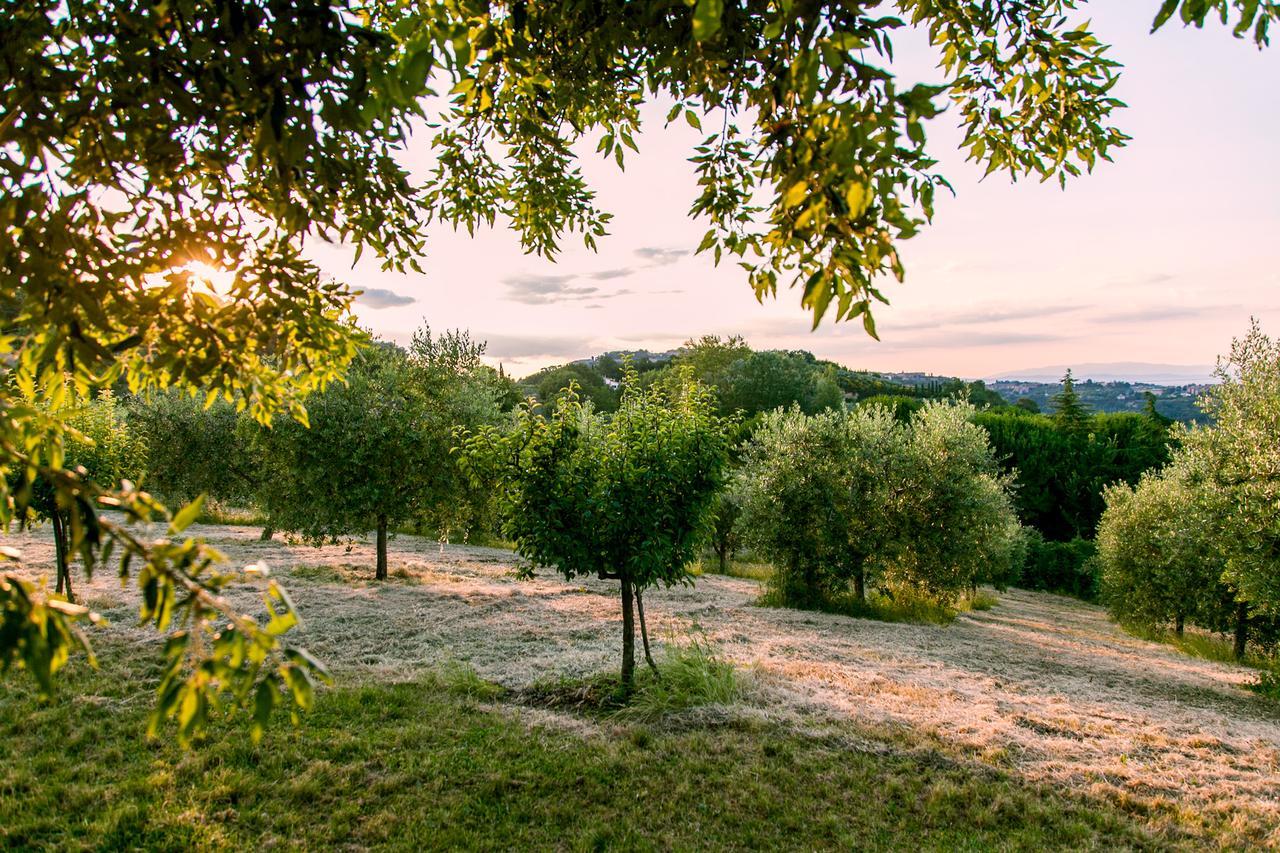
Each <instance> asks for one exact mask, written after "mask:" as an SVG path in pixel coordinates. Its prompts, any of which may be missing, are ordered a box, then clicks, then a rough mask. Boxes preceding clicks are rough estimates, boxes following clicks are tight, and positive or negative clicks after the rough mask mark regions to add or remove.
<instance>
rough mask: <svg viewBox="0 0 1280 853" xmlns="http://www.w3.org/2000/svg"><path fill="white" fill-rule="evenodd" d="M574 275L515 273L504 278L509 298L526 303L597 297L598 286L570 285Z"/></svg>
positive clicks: (544, 303) (536, 303)
mask: <svg viewBox="0 0 1280 853" xmlns="http://www.w3.org/2000/svg"><path fill="white" fill-rule="evenodd" d="M573 279H574V276H572V275H513V276H508V277H507V278H505V279H503V280H502V283H503V284H505V285H506V286H507V291H508V295H509V298H511V299H514V300H515V301H516V302H523V303H524V304H525V305H550V304H552V303H554V302H561V301H566V300H574V299H591V298H595V297H594V294H595V293H596V292H597V291H599V290H600V288H598V287H570V286H569V283H570V282H571V281H573Z"/></svg>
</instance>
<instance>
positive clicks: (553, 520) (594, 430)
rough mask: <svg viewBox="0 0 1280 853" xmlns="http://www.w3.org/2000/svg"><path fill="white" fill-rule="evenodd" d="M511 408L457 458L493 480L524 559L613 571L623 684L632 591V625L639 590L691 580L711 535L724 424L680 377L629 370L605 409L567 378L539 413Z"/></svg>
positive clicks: (703, 393)
mask: <svg viewBox="0 0 1280 853" xmlns="http://www.w3.org/2000/svg"><path fill="white" fill-rule="evenodd" d="M518 414H519V420H518V423H517V425H516V428H515V429H514V430H513V431H511V432H509V433H503V432H500V431H498V430H494V429H490V430H483V431H478V432H476V433H474V434H472V435H470V436H469V437H468V438H467V440H466V442H465V444H464V458H466V459H467V460H468V464H469V466H470V467H471V470H472V472H473V476H477V477H478V478H479V479H480V480H481V481H487V482H493V483H496V484H497V487H498V489H499V496H500V497H499V500H500V503H501V511H502V515H503V521H504V525H503V529H504V532H505V533H506V534H507V536H509V537H510V538H511V539H512V540H513V541H514V542H515V545H516V550H517V551H519V553H520V554H521V555H522V556H523V557H525V558H526V559H527V560H528V561H529V565H530V567H531V568H534V567H543V566H546V567H555V568H556V569H557V570H558V571H559V572H560V573H561V574H563V575H564V576H565V577H566V578H569V579H572V578H575V577H580V576H595V577H597V578H601V579H606V580H616V581H618V584H619V592H620V595H621V600H622V619H623V629H622V641H623V645H622V648H623V655H622V684H623V685H624V687H625V688H628V689H629V688H630V686H631V684H632V679H633V673H634V669H635V657H634V642H635V640H634V637H635V629H634V621H633V620H634V614H635V611H634V610H633V597H634V602H635V604H636V605H637V609H638V611H639V615H640V620H641V627H642V629H644V610H643V599H642V598H641V596H642V594H643V592H644V591H645V590H646V589H649V588H650V587H654V586H657V585H659V584H661V585H664V586H671V585H673V584H678V583H686V582H690V581H691V575H690V574H689V569H688V565H689V563H690V562H692V561H693V559H694V558H695V557H696V556H697V550H698V548H699V547H700V546H701V545H702V544H703V543H704V542H705V540H706V539H707V537H708V536H709V535H710V533H711V525H712V521H713V511H714V502H715V497H716V492H717V490H718V489H719V487H720V485H721V483H722V481H723V478H724V469H725V467H726V465H727V464H728V450H729V448H728V439H727V429H726V424H725V423H724V422H723V421H722V420H721V419H720V418H719V417H718V416H717V415H716V414H715V404H714V401H713V399H712V397H711V394H710V392H709V391H708V390H707V389H706V388H705V387H704V386H702V385H700V384H699V383H697V382H696V381H694V380H693V379H691V378H689V377H688V376H687V375H686V376H685V379H684V382H683V383H682V384H681V385H679V386H671V385H668V384H663V385H650V386H648V387H646V388H641V387H640V384H639V382H638V380H637V376H636V374H635V372H634V371H631V372H630V373H629V374H628V375H627V376H626V378H625V379H624V383H623V389H622V397H621V401H620V404H619V407H618V410H617V411H616V412H614V413H612V414H605V413H600V412H596V411H595V410H594V409H593V408H592V406H591V405H590V404H589V403H587V402H585V401H584V400H583V399H582V398H581V397H579V396H578V395H577V393H576V391H575V390H574V389H573V388H570V390H569V393H567V394H566V395H564V396H562V397H561V398H560V399H559V400H557V402H556V403H555V405H554V407H553V408H552V410H551V411H550V413H549V414H546V415H543V414H541V413H539V412H537V411H536V410H535V408H534V406H533V405H532V404H527V405H526V406H524V407H523V408H522V409H520V410H519V413H518ZM645 638H646V639H645V647H646V652H647V649H648V640H647V633H645Z"/></svg>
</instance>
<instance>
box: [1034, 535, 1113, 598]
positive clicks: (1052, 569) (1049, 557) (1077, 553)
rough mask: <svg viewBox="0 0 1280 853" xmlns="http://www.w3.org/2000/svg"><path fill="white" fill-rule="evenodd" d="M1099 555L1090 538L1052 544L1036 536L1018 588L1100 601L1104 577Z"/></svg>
mask: <svg viewBox="0 0 1280 853" xmlns="http://www.w3.org/2000/svg"><path fill="white" fill-rule="evenodd" d="M1097 552H1098V551H1097V548H1096V547H1095V546H1094V544H1093V541H1092V540H1090V539H1081V538H1079V537H1076V538H1075V539H1070V540H1068V541H1066V542H1053V541H1050V540H1045V539H1041V538H1040V537H1038V536H1033V537H1032V538H1031V541H1030V543H1029V545H1028V547H1027V561H1026V563H1024V564H1023V567H1022V577H1021V579H1020V580H1019V581H1018V584H1017V585H1018V586H1020V587H1022V588H1023V589H1038V590H1045V591H1047V592H1061V593H1066V594H1067V595H1074V596H1076V597H1077V598H1083V599H1084V600H1085V601H1097V600H1098V596H1099V594H1100V593H1101V587H1102V575H1101V572H1100V571H1099V569H1098V561H1097V560H1095V559H1094V557H1095V556H1096V555H1097Z"/></svg>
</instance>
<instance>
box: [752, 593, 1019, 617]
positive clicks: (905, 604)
mask: <svg viewBox="0 0 1280 853" xmlns="http://www.w3.org/2000/svg"><path fill="white" fill-rule="evenodd" d="M756 603H757V604H758V605H760V606H761V607H792V606H794V605H793V604H791V603H789V602H787V601H786V600H785V597H784V596H783V594H782V593H781V591H780V590H778V589H776V588H774V587H772V586H770V587H767V588H766V589H765V591H764V592H763V593H762V594H761V595H760V597H759V598H758V599H757V600H756ZM999 603H1000V599H999V598H997V597H996V596H995V595H994V594H992V593H990V592H988V591H986V590H981V589H980V590H978V592H977V594H975V595H963V596H961V597H960V598H958V599H956V600H955V601H954V602H951V603H949V604H947V603H943V602H940V601H938V600H937V599H935V598H932V597H930V596H927V595H923V594H920V593H916V592H914V591H911V590H895V591H894V592H893V594H892V595H886V594H884V593H881V592H878V591H875V590H868V591H867V598H866V600H865V601H859V600H858V598H857V596H856V595H854V594H853V591H852V590H850V591H848V592H844V593H841V594H839V595H833V596H828V597H827V598H825V599H824V600H822V601H821V602H819V604H818V606H817V607H815V608H813V609H816V610H821V611H823V612H824V613H838V614H840V615H842V616H852V617H853V618H855V619H875V620H878V621H880V622H901V623H907V624H911V625H950V624H951V623H952V622H954V621H955V618H956V616H958V615H959V614H961V613H965V612H967V611H970V610H990V609H991V608H993V607H995V606H996V605H997V604H999Z"/></svg>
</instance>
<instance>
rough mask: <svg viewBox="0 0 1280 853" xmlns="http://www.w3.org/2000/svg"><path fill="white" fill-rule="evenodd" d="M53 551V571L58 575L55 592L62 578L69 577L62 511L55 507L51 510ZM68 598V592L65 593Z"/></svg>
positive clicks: (60, 588)
mask: <svg viewBox="0 0 1280 853" xmlns="http://www.w3.org/2000/svg"><path fill="white" fill-rule="evenodd" d="M52 521H53V553H54V572H55V573H56V574H57V577H58V585H57V587H56V588H55V590H54V591H55V592H58V593H61V592H62V584H63V579H64V578H66V577H69V575H70V573H69V572H68V571H67V541H66V538H65V537H64V536H63V535H62V511H61V510H58V509H55V510H54V511H53V519H52ZM67 597H68V598H70V597H71V596H70V594H69V593H68V595H67Z"/></svg>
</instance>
